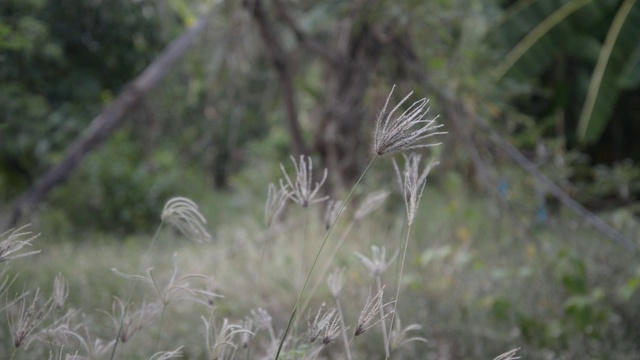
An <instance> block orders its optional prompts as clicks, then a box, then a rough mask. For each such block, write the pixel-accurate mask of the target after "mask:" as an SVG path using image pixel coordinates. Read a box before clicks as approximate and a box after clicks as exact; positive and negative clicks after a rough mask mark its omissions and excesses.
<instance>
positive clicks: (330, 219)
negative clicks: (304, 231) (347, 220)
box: [323, 200, 344, 231]
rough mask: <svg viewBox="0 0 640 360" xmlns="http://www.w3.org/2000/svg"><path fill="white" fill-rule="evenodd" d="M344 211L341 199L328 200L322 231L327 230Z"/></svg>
mask: <svg viewBox="0 0 640 360" xmlns="http://www.w3.org/2000/svg"><path fill="white" fill-rule="evenodd" d="M342 211H344V207H343V206H342V201H341V200H329V204H327V210H326V211H325V213H324V222H323V223H324V231H329V229H330V228H331V225H332V224H333V223H334V222H335V221H336V219H337V218H338V216H340V214H341V213H342Z"/></svg>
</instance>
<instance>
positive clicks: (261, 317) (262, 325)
mask: <svg viewBox="0 0 640 360" xmlns="http://www.w3.org/2000/svg"><path fill="white" fill-rule="evenodd" d="M251 318H252V319H253V321H254V322H255V324H256V330H260V329H266V330H267V331H268V332H269V337H270V338H271V341H272V342H274V341H276V335H275V332H274V331H273V323H272V320H273V319H272V318H271V315H269V312H268V311H267V310H265V309H263V308H258V309H254V310H251Z"/></svg>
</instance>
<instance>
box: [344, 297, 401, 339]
mask: <svg viewBox="0 0 640 360" xmlns="http://www.w3.org/2000/svg"><path fill="white" fill-rule="evenodd" d="M383 294H384V287H383V288H382V289H380V291H378V292H377V293H376V294H375V295H374V296H373V297H371V289H369V295H368V296H367V301H365V304H364V306H363V307H362V311H361V312H360V317H359V318H358V322H357V323H356V330H355V332H354V335H355V336H360V335H362V334H363V333H364V332H365V331H367V330H369V329H371V328H372V327H374V326H376V324H378V323H379V322H380V321H382V320H384V318H378V320H376V321H374V322H372V320H373V319H374V318H376V317H377V315H378V314H379V312H380V309H382V308H384V307H385V306H387V305H389V304H392V303H393V301H390V302H388V303H386V304H383V303H382V295H383ZM391 313H392V312H389V313H387V314H386V315H385V317H386V316H389V314H391Z"/></svg>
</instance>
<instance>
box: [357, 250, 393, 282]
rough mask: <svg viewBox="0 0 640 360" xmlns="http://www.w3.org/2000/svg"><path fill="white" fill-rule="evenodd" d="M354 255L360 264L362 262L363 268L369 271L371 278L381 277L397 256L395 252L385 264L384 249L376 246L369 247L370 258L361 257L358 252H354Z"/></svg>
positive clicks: (385, 254)
mask: <svg viewBox="0 0 640 360" xmlns="http://www.w3.org/2000/svg"><path fill="white" fill-rule="evenodd" d="M355 254H356V256H357V257H358V258H359V259H360V262H362V265H364V267H365V268H367V270H369V273H370V274H371V276H373V277H378V276H381V275H382V273H383V272H384V271H385V270H386V269H387V268H388V267H389V265H390V264H391V263H392V262H393V261H394V260H395V259H396V257H397V256H398V253H397V252H396V253H395V254H394V255H393V256H392V257H391V259H390V260H389V261H388V262H387V259H386V257H387V249H386V247H384V246H382V247H378V246H376V245H373V246H371V257H367V256H365V255H362V254H361V253H359V252H356V253H355Z"/></svg>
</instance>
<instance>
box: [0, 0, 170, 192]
mask: <svg viewBox="0 0 640 360" xmlns="http://www.w3.org/2000/svg"><path fill="white" fill-rule="evenodd" d="M154 4H155V2H153V1H129V0H114V1H92V0H86V1H73V2H70V1H65V0H29V1H22V0H7V1H3V2H2V4H0V83H1V84H2V87H0V110H1V112H0V124H2V126H1V127H0V136H2V141H1V142H0V178H1V179H2V180H1V181H0V183H2V184H3V185H4V190H3V191H2V192H1V193H0V199H3V200H7V199H9V198H12V197H14V196H15V195H16V194H17V193H19V192H20V191H23V190H24V189H25V188H26V187H27V186H29V185H30V184H31V183H32V182H33V181H34V180H35V178H37V176H38V175H39V174H41V173H42V171H43V170H44V169H45V168H47V167H48V166H49V165H51V164H52V163H53V162H55V161H57V160H58V159H60V157H61V156H62V152H63V151H64V149H65V147H66V146H67V145H69V143H70V142H71V141H72V140H73V139H74V138H75V137H76V136H78V134H80V132H81V131H82V130H83V129H84V127H85V126H86V125H87V124H88V123H89V121H90V120H91V119H92V118H93V117H94V116H95V115H96V114H97V112H98V111H99V110H100V108H101V107H102V106H103V105H104V104H105V103H106V102H108V101H109V100H111V99H112V98H113V96H114V94H116V93H117V92H118V91H119V90H120V89H121V88H122V86H123V85H124V84H125V83H126V82H127V81H130V80H131V79H132V78H133V77H134V76H135V75H136V74H137V73H138V72H139V71H140V70H141V69H142V68H143V67H144V66H145V65H146V64H148V62H149V61H151V60H152V59H153V58H154V57H155V55H156V54H157V53H158V50H159V49H160V48H161V46H162V45H163V44H164V43H165V42H166V40H165V39H164V36H163V33H164V31H163V30H162V28H161V26H160V18H159V16H158V15H157V14H156V10H157V9H156V6H155V5H154Z"/></svg>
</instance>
